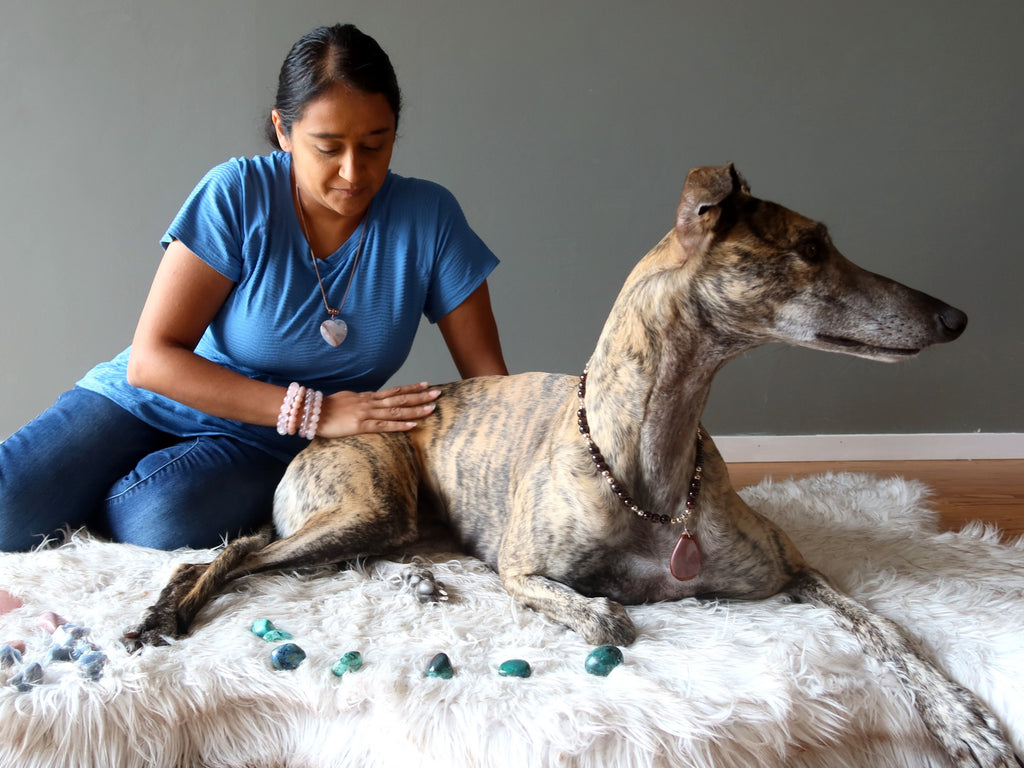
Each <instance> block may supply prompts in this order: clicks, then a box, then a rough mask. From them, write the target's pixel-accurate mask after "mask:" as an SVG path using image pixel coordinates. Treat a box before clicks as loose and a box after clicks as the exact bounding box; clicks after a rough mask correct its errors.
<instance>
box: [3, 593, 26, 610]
mask: <svg viewBox="0 0 1024 768" xmlns="http://www.w3.org/2000/svg"><path fill="white" fill-rule="evenodd" d="M22 605H23V603H22V602H21V600H20V599H19V598H18V597H16V596H15V595H12V594H11V593H10V592H8V591H7V590H6V589H0V614H3V613H10V612H11V611H13V610H15V609H17V608H21V606H22Z"/></svg>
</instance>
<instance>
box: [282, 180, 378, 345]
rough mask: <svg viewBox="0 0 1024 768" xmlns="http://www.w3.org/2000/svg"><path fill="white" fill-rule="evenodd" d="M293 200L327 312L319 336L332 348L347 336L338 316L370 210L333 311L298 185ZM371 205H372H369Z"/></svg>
mask: <svg viewBox="0 0 1024 768" xmlns="http://www.w3.org/2000/svg"><path fill="white" fill-rule="evenodd" d="M295 200H296V202H297V203H298V204H299V222H300V223H301V224H302V234H303V235H304V236H305V238H306V245H308V246H309V258H311V259H312V260H313V271H314V272H316V282H317V284H318V285H319V286H320V295H321V296H322V297H323V300H324V309H326V310H327V315H328V317H327V319H326V320H324V321H323V322H322V323H320V335H321V336H323V339H324V341H326V342H327V343H328V344H330V345H331V346H332V347H336V346H338V345H339V344H341V342H343V341H344V340H345V337H346V336H348V323H346V322H345V321H344V320H342V319H341V318H340V317H338V315H340V314H341V310H343V309H344V308H345V302H346V301H348V291H349V289H350V288H351V287H352V280H353V279H354V278H355V276H356V267H358V266H359V257H360V256H361V255H362V254H363V237H364V236H365V235H366V220H367V219H368V218H369V217H370V209H369V208H367V209H366V213H364V214H363V221H362V223H361V224H360V225H359V246H358V247H357V248H356V258H355V261H353V262H352V273H351V274H350V275H349V276H348V284H347V285H346V286H345V295H344V296H342V297H341V304H340V305H339V306H338V308H337V309H334V308H333V307H332V306H331V305H330V304H329V303H328V302H327V291H326V290H324V281H323V279H321V277H320V267H319V266H318V265H317V260H316V254H314V253H313V242H312V241H311V240H310V238H309V229H308V228H307V227H306V215H305V213H303V211H302V194H301V193H300V192H299V185H298V184H296V185H295ZM371 205H372V203H371Z"/></svg>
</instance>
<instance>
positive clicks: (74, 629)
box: [53, 624, 89, 645]
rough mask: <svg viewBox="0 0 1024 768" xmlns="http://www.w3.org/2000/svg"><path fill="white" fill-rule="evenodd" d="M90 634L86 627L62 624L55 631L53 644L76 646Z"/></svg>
mask: <svg viewBox="0 0 1024 768" xmlns="http://www.w3.org/2000/svg"><path fill="white" fill-rule="evenodd" d="M88 634H89V630H88V629H87V628H86V627H79V626H78V625H76V624H61V625H60V626H59V627H57V629H55V630H54V631H53V642H54V643H56V644H57V645H74V644H75V642H76V641H78V640H81V639H82V638H83V637H85V636H86V635H88Z"/></svg>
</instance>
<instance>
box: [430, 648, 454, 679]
mask: <svg viewBox="0 0 1024 768" xmlns="http://www.w3.org/2000/svg"><path fill="white" fill-rule="evenodd" d="M424 674H425V675H426V676H427V677H440V678H441V679H443V680H450V679H451V677H452V676H453V675H454V674H455V669H454V668H453V667H452V660H451V659H449V658H448V654H447V653H439V654H437V655H436V656H434V658H432V659H431V660H430V663H429V664H427V671H426V672H424Z"/></svg>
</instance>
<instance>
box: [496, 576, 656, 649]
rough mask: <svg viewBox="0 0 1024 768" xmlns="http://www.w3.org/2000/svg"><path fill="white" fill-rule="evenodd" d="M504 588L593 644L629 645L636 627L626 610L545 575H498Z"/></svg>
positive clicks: (527, 604)
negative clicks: (586, 594)
mask: <svg viewBox="0 0 1024 768" xmlns="http://www.w3.org/2000/svg"><path fill="white" fill-rule="evenodd" d="M501 580H502V583H503V584H504V585H505V589H507V590H508V593H509V594H510V595H512V597H513V598H515V599H516V600H517V601H518V602H520V603H522V604H523V605H525V606H527V607H529V608H533V609H534V610H537V611H540V612H541V613H544V614H546V615H547V616H548V617H549V618H551V619H553V620H554V621H557V622H558V623H560V624H564V625H565V626H567V627H569V629H572V630H574V631H576V632H578V633H579V634H580V635H581V636H582V637H583V639H584V640H586V641H587V642H588V643H592V644H593V645H605V644H611V645H629V644H630V643H632V642H633V641H634V640H635V639H636V626H634V624H633V620H632V619H631V618H629V614H628V613H626V609H625V608H623V607H622V605H621V604H619V603H617V602H615V601H614V600H609V599H608V598H606V597H584V596H583V595H581V594H580V593H579V592H577V591H575V590H574V589H571V588H570V587H567V586H565V584H562V583H560V582H557V581H553V580H552V579H549V578H547V577H545V576H537V575H509V574H502V576H501Z"/></svg>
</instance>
